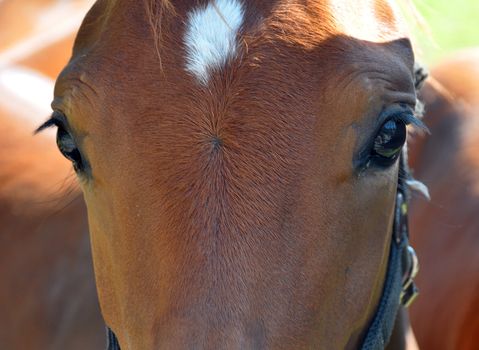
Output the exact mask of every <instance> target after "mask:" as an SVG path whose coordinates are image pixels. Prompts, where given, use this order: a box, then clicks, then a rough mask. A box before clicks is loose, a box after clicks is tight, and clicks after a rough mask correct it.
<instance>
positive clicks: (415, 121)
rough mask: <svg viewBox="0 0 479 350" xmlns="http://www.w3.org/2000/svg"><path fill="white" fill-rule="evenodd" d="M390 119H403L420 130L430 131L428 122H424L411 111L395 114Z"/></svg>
mask: <svg viewBox="0 0 479 350" xmlns="http://www.w3.org/2000/svg"><path fill="white" fill-rule="evenodd" d="M389 119H392V120H399V121H402V122H403V123H404V124H406V125H412V126H413V128H414V129H416V130H418V131H420V132H425V133H429V129H428V127H427V126H426V124H424V123H423V122H422V120H421V119H419V118H418V117H416V116H415V115H414V114H413V113H411V112H403V113H398V114H393V115H392V116H391V117H390V118H389Z"/></svg>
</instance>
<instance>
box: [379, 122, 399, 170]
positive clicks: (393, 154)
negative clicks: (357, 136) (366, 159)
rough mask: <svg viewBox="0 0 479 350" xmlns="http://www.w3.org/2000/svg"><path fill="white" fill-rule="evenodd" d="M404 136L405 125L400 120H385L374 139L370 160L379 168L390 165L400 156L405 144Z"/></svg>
mask: <svg viewBox="0 0 479 350" xmlns="http://www.w3.org/2000/svg"><path fill="white" fill-rule="evenodd" d="M406 135H407V130H406V124H404V122H403V121H402V120H398V119H389V120H387V121H386V122H385V123H384V124H383V125H382V126H381V129H380V130H379V132H378V134H377V135H376V138H375V139H374V145H373V149H372V151H371V157H372V160H373V161H374V162H375V163H376V164H377V165H379V166H383V167H388V166H390V165H392V164H393V163H394V162H395V161H396V159H397V158H398V157H399V155H400V154H401V150H402V148H403V146H404V144H405V143H406Z"/></svg>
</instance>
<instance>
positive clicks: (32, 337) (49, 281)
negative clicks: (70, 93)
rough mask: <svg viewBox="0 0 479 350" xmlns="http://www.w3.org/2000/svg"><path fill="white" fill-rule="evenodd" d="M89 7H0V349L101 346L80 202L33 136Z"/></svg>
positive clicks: (33, 1) (45, 142)
mask: <svg viewBox="0 0 479 350" xmlns="http://www.w3.org/2000/svg"><path fill="white" fill-rule="evenodd" d="M91 4H92V1H53V0H28V1H27V0H22V1H18V0H4V1H1V2H0V135H2V136H1V137H0V281H1V284H0V349H5V350H16V349H18V350H23V349H52V350H54V349H66V348H68V349H101V348H102V347H103V346H104V329H103V327H104V326H103V321H102V319H101V316H100V312H99V307H98V302H97V295H96V291H95V286H94V278H93V271H92V263H91V253H90V244H89V239H88V225H87V221H86V210H85V206H84V204H83V199H82V198H81V194H80V192H79V190H78V188H77V187H76V185H75V182H74V178H73V173H72V171H71V167H70V164H69V163H68V162H66V161H65V160H64V158H63V157H61V156H59V155H58V151H57V150H56V147H55V145H54V142H52V138H53V137H54V136H53V134H52V133H49V134H44V135H38V136H36V137H32V132H33V130H34V129H35V128H36V127H37V126H38V124H39V123H40V122H41V121H42V120H44V119H45V118H46V117H47V116H48V115H49V114H50V113H51V112H50V108H49V101H50V100H51V97H52V91H53V81H54V79H55V78H56V76H57V75H58V74H59V72H60V70H61V69H62V68H63V66H64V65H65V63H66V61H67V60H68V58H69V56H70V53H71V48H72V45H73V39H74V37H75V35H76V32H77V30H78V27H79V25H80V22H81V19H82V18H83V16H84V14H85V12H86V10H87V9H88V8H89V6H91ZM19 19H21V20H19Z"/></svg>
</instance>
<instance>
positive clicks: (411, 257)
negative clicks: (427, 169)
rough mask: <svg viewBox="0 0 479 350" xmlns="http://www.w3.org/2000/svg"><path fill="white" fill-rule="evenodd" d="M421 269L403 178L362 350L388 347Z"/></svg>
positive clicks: (110, 338) (112, 349)
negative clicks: (411, 240) (380, 289)
mask: <svg viewBox="0 0 479 350" xmlns="http://www.w3.org/2000/svg"><path fill="white" fill-rule="evenodd" d="M408 173H409V172H408V167H407V163H406V160H405V153H403V155H402V156H401V159H400V174H408ZM418 267H419V265H418V260H417V257H416V253H415V252H414V249H413V248H412V247H411V246H410V245H409V228H408V192H407V185H406V183H405V180H404V179H403V178H402V176H400V179H399V182H398V189H397V194H396V207H395V216H394V224H393V230H392V237H391V247H390V252H389V260H388V268H387V272H386V279H385V282H384V286H383V292H382V295H381V299H380V301H379V305H378V308H377V310H376V314H375V316H374V318H373V320H372V322H371V324H370V325H369V327H368V330H367V332H366V336H365V338H364V340H363V344H362V346H361V350H382V349H384V348H385V346H386V345H387V344H388V342H389V338H390V337H391V333H392V330H393V328H394V323H395V320H396V316H397V313H398V310H399V308H400V306H401V305H403V306H406V307H407V306H409V305H410V304H411V303H412V301H413V300H414V299H415V297H416V296H417V293H418V290H417V288H416V285H415V284H414V280H413V279H414V277H415V276H416V274H417V272H418ZM107 350H120V344H119V343H118V339H117V337H116V336H115V334H114V333H113V331H112V330H111V329H110V328H108V327H107Z"/></svg>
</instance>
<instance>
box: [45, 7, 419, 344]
mask: <svg viewBox="0 0 479 350" xmlns="http://www.w3.org/2000/svg"><path fill="white" fill-rule="evenodd" d="M413 67H414V56H413V51H412V49H411V45H410V42H409V40H408V34H407V32H406V31H405V29H404V26H403V25H402V21H401V18H400V16H399V14H398V12H397V9H396V7H395V5H394V4H390V3H388V2H386V1H381V0H377V1H368V2H346V1H335V2H334V4H333V3H332V2H329V1H324V0H311V1H299V0H298V1H286V0H272V1H259V0H248V1H247V0H244V1H240V0H216V1H214V0H208V1H206V0H202V1H196V0H195V1H186V0H185V1H180V0H177V1H167V0H163V1H161V0H148V1H137V0H135V1H133V0H130V1H128V0H124V1H111V0H101V1H97V3H96V4H95V5H94V6H93V8H92V9H91V10H90V12H89V13H88V15H87V17H86V18H85V20H84V22H83V24H82V27H81V28H80V32H79V34H78V37H77V39H76V42H75V47H74V52H73V57H72V58H71V60H70V63H69V64H68V66H67V67H66V68H65V69H64V71H63V73H62V74H61V76H60V77H59V79H58V80H57V83H56V88H55V99H54V101H53V104H52V106H53V109H54V113H53V115H52V118H50V119H49V120H48V121H47V122H46V123H45V124H44V125H43V126H42V127H41V129H44V128H46V127H48V126H52V125H56V126H57V127H58V134H57V144H58V146H59V149H60V151H61V152H62V153H63V155H64V156H65V157H66V158H68V159H69V160H70V161H71V162H72V164H73V168H74V169H75V171H76V173H77V175H78V179H79V183H80V186H81V188H82V190H83V194H84V197H85V200H86V203H87V208H88V218H89V227H90V234H91V241H92V252H93V261H94V268H95V275H96V282H97V289H98V293H99V300H100V305H101V309H102V313H103V316H104V318H105V321H106V323H107V324H108V325H109V326H110V327H111V328H112V330H113V331H114V333H115V334H116V336H117V339H118V341H119V343H120V344H121V347H122V349H157V348H165V349H167V348H169V349H179V348H211V349H218V348H225V349H239V348H283V349H293V348H294V349H298V348H305V349H306V348H308V349H310V348H321V349H343V348H346V349H353V348H359V347H362V348H364V349H371V348H373V349H379V348H383V347H384V346H385V343H387V342H388V340H389V335H390V332H391V330H392V327H393V324H394V323H393V321H394V318H395V317H396V312H397V310H398V307H399V306H398V304H399V289H397V288H396V287H392V286H396V285H397V284H396V282H394V281H396V280H397V278H398V277H399V278H400V274H399V271H400V269H399V267H398V266H399V265H397V264H396V262H400V260H398V257H399V256H400V255H398V254H400V253H398V251H399V250H398V249H401V252H403V249H405V247H406V245H404V244H405V243H406V241H407V239H406V238H405V236H404V234H405V231H404V227H405V226H404V220H405V214H406V205H405V203H403V202H402V198H403V196H402V194H401V193H402V192H403V191H405V189H404V188H400V191H399V192H398V181H399V183H402V184H403V180H404V177H405V176H407V173H406V169H405V164H404V158H403V157H402V156H401V151H402V146H403V144H404V143H405V140H406V125H407V124H409V123H416V124H419V122H418V121H417V120H416V118H415V117H414V109H415V105H416V93H415V84H414V77H415V74H414V69H413ZM400 160H401V162H400ZM400 166H401V169H402V170H403V172H402V173H401V177H399V180H398V172H399V167H400ZM395 199H397V200H395ZM396 202H397V207H396V210H395V203H396ZM393 223H395V225H394V229H393ZM393 234H394V238H392V235H393ZM401 254H402V253H401ZM394 276H395V277H394ZM385 281H386V282H385ZM393 291H394V292H393ZM396 292H397V294H396ZM399 315H400V316H401V317H402V316H404V315H403V313H399ZM401 317H400V318H399V319H400V321H401V322H396V326H395V331H394V334H393V338H392V341H391V344H390V345H391V347H396V348H401V347H404V341H405V336H406V332H405V327H404V325H405V324H407V320H405V321H404V322H403V320H402V318H401ZM383 321H384V322H383ZM371 334H372V338H371ZM110 335H111V339H112V343H111V344H110V346H111V347H112V348H117V347H116V345H115V344H116V341H117V339H116V338H115V337H114V336H113V334H110ZM371 339H373V340H371Z"/></svg>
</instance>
